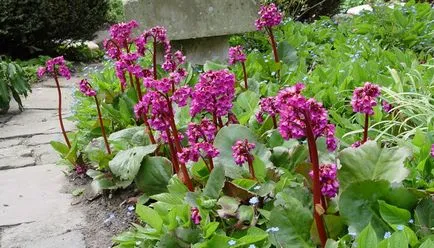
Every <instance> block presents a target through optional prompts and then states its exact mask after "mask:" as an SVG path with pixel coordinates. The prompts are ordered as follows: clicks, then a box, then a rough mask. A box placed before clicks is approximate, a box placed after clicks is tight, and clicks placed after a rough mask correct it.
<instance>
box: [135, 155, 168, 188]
mask: <svg viewBox="0 0 434 248" xmlns="http://www.w3.org/2000/svg"><path fill="white" fill-rule="evenodd" d="M171 177H172V163H171V162H170V160H168V159H167V158H165V157H146V158H145V159H144V160H143V162H142V166H141V167H140V170H139V172H138V173H137V176H136V178H135V180H134V181H135V183H136V186H137V188H138V189H139V190H141V191H142V192H144V193H145V194H147V195H154V194H159V193H162V192H166V191H167V184H168V183H169V180H170V178H171Z"/></svg>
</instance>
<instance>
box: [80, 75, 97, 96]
mask: <svg viewBox="0 0 434 248" xmlns="http://www.w3.org/2000/svg"><path fill="white" fill-rule="evenodd" d="M79 88H80V91H81V93H83V94H84V95H85V96H96V91H95V90H94V89H93V88H92V86H91V85H90V84H89V82H88V81H87V79H82V80H81V81H80V85H79Z"/></svg>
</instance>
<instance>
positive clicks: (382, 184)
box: [339, 180, 389, 235]
mask: <svg viewBox="0 0 434 248" xmlns="http://www.w3.org/2000/svg"><path fill="white" fill-rule="evenodd" d="M388 192H389V182H387V181H371V180H368V181H362V182H356V183H352V184H350V185H349V186H348V187H347V188H346V189H345V190H344V191H343V192H342V194H341V196H340V198H339V211H340V214H341V216H342V217H343V218H344V219H345V220H346V222H347V224H348V225H349V226H350V228H354V230H355V231H356V232H361V231H362V230H363V229H364V228H365V227H366V226H367V225H368V224H369V223H371V225H372V227H374V228H375V230H376V231H377V234H378V235H380V234H381V233H384V232H385V231H388V230H389V226H388V225H387V224H386V223H385V222H384V221H383V220H382V219H381V217H380V213H379V206H378V200H380V199H384V197H385V196H386V195H387V194H388Z"/></svg>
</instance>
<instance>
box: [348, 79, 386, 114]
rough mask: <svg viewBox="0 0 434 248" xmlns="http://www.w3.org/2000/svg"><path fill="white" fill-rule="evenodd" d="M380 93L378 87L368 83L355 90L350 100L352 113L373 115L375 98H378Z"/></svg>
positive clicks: (375, 103)
mask: <svg viewBox="0 0 434 248" xmlns="http://www.w3.org/2000/svg"><path fill="white" fill-rule="evenodd" d="M380 93H381V91H380V87H379V86H378V85H376V84H372V83H369V82H367V83H365V85H364V86H363V87H358V88H356V89H355V90H354V92H353V98H352V99H351V106H353V111H354V112H358V113H365V114H367V115H373V114H374V107H375V106H376V105H377V97H378V96H380Z"/></svg>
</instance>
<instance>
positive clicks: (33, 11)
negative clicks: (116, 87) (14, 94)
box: [0, 0, 109, 57]
mask: <svg viewBox="0 0 434 248" xmlns="http://www.w3.org/2000/svg"><path fill="white" fill-rule="evenodd" d="M108 9H109V2H108V0H94V1H88V0H76V1H68V0H22V1H14V0H3V1H1V2H0V53H7V54H10V55H12V56H14V57H29V56H30V55H35V54H41V53H45V54H50V53H53V52H54V47H56V46H57V45H58V44H59V43H60V42H64V41H68V40H89V39H92V37H93V35H94V33H95V31H97V30H98V28H100V27H101V25H102V24H103V23H105V22H106V20H107V11H108Z"/></svg>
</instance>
